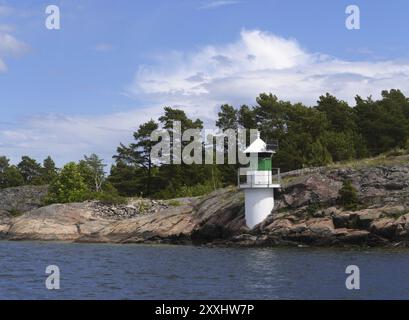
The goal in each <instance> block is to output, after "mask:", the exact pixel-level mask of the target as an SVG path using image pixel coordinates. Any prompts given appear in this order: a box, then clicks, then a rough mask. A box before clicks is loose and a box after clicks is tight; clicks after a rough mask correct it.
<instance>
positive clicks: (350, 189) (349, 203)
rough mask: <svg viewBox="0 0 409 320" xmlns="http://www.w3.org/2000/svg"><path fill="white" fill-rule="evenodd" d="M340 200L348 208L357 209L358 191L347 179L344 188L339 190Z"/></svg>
mask: <svg viewBox="0 0 409 320" xmlns="http://www.w3.org/2000/svg"><path fill="white" fill-rule="evenodd" d="M338 201H339V204H340V205H342V206H343V207H344V208H345V209H347V210H356V209H357V208H358V205H359V200H358V191H357V190H356V189H355V187H354V186H353V185H352V182H351V181H349V180H345V181H344V182H343V185H342V188H341V189H340V190H339V198H338Z"/></svg>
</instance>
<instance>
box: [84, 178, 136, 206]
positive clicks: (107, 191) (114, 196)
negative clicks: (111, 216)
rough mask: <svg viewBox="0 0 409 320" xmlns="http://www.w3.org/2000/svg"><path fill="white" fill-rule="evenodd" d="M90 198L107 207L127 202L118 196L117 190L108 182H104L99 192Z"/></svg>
mask: <svg viewBox="0 0 409 320" xmlns="http://www.w3.org/2000/svg"><path fill="white" fill-rule="evenodd" d="M91 198H92V199H94V200H98V201H100V202H102V203H105V204H109V205H120V204H126V203H127V202H128V200H127V199H126V198H125V197H122V196H120V195H119V193H118V190H116V189H115V187H114V186H113V185H112V184H111V183H110V182H105V183H104V184H103V185H102V186H101V191H100V192H94V193H92V194H91Z"/></svg>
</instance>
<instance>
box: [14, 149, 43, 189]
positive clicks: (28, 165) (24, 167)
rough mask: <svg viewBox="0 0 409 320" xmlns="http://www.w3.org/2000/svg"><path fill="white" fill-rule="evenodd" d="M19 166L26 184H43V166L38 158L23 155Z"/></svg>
mask: <svg viewBox="0 0 409 320" xmlns="http://www.w3.org/2000/svg"><path fill="white" fill-rule="evenodd" d="M17 168H18V170H19V171H20V173H21V175H22V176H23V179H24V183H25V184H28V185H30V184H33V185H36V184H42V180H41V177H42V167H41V164H39V163H38V162H37V161H36V160H34V159H32V158H30V157H28V156H23V157H22V158H21V161H20V163H19V164H18V165H17Z"/></svg>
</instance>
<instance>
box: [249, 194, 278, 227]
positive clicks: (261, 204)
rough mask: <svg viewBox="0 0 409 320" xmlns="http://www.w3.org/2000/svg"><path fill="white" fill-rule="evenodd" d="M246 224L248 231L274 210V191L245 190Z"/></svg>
mask: <svg viewBox="0 0 409 320" xmlns="http://www.w3.org/2000/svg"><path fill="white" fill-rule="evenodd" d="M244 199H245V216H246V224H247V227H249V228H250V229H252V228H254V226H256V225H257V224H259V223H260V222H262V221H263V220H264V219H265V218H267V216H268V215H269V214H270V213H271V211H272V210H273V208H274V189H272V188H263V189H262V188H257V189H245V190H244Z"/></svg>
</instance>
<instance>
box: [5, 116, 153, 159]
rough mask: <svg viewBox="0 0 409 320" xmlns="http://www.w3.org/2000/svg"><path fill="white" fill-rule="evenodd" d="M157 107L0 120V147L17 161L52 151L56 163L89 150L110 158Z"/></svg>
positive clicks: (40, 156)
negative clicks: (104, 113) (0, 125)
mask: <svg viewBox="0 0 409 320" xmlns="http://www.w3.org/2000/svg"><path fill="white" fill-rule="evenodd" d="M159 114H160V109H159V108H158V109H155V108H152V109H150V110H149V112H145V113H143V112H142V113H141V112H129V113H116V114H110V115H106V116H89V117H80V116H66V115H58V114H50V115H45V116H44V115H43V116H40V115H38V116H32V117H28V118H24V119H19V123H20V124H19V123H13V124H10V123H9V124H2V127H3V128H2V129H0V150H1V154H5V155H7V156H8V157H10V158H11V159H12V161H13V162H17V161H18V160H19V158H20V157H21V156H22V155H30V156H32V157H34V158H36V159H38V160H41V159H44V158H45V157H46V156H47V155H51V156H52V157H53V158H55V159H56V161H57V163H58V164H59V165H62V164H63V163H66V162H68V161H73V160H79V159H81V158H82V156H83V155H84V154H90V153H92V152H95V153H98V154H99V155H101V156H102V157H103V158H105V160H106V161H107V162H111V158H112V155H113V154H114V152H115V150H116V147H117V146H118V145H119V143H120V142H124V143H127V142H130V140H131V139H132V132H133V131H134V130H135V129H136V128H137V125H138V123H141V122H146V121H148V120H150V119H151V117H155V116H158V115H159Z"/></svg>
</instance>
